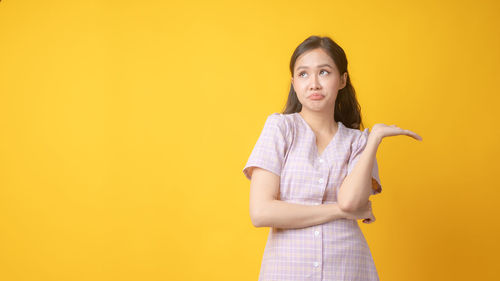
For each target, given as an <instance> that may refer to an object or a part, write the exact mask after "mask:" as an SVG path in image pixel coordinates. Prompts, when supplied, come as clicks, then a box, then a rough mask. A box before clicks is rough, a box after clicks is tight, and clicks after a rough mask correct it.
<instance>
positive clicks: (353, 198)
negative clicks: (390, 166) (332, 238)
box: [337, 134, 380, 211]
mask: <svg viewBox="0 0 500 281" xmlns="http://www.w3.org/2000/svg"><path fill="white" fill-rule="evenodd" d="M379 144H380V138H379V137H378V136H376V135H375V134H371V135H369V136H368V140H367V143H366V146H365V149H364V150H363V152H362V153H361V155H360V156H359V160H358V162H357V163H356V165H355V166H354V167H353V169H352V170H351V173H349V174H348V175H347V176H346V177H345V178H344V181H343V182H342V185H341V186H340V188H339V192H338V200H337V202H338V203H339V207H340V208H341V209H342V210H344V211H352V210H357V209H358V208H360V207H363V206H364V205H366V204H367V202H368V199H369V197H370V194H371V188H372V170H373V165H374V163H375V157H376V154H377V149H378V146H379Z"/></svg>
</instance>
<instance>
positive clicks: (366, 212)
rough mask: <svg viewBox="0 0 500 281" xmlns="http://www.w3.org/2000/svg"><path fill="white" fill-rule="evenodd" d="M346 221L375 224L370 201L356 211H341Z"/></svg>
mask: <svg viewBox="0 0 500 281" xmlns="http://www.w3.org/2000/svg"><path fill="white" fill-rule="evenodd" d="M343 212H344V215H345V218H346V219H351V220H360V219H363V222H364V223H372V222H375V216H374V215H373V211H372V201H370V200H368V203H366V205H365V206H363V208H361V209H359V210H356V211H349V212H347V211H343Z"/></svg>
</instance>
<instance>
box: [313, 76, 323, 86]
mask: <svg viewBox="0 0 500 281" xmlns="http://www.w3.org/2000/svg"><path fill="white" fill-rule="evenodd" d="M320 86H321V85H320V84H319V79H318V77H317V76H316V75H312V76H311V89H317V88H319V87H320Z"/></svg>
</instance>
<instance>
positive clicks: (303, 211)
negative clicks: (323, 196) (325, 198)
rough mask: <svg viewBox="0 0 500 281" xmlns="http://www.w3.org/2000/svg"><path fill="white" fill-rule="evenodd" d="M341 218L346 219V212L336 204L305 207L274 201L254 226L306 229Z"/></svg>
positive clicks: (267, 205) (260, 215) (267, 204)
mask: <svg viewBox="0 0 500 281" xmlns="http://www.w3.org/2000/svg"><path fill="white" fill-rule="evenodd" d="M341 218H345V212H344V211H342V210H341V209H340V208H339V206H338V205H337V204H336V203H332V204H321V205H303V204H297V203H291V202H285V201H281V200H272V201H269V202H268V203H266V204H265V205H264V206H263V207H262V209H261V212H260V214H259V215H258V219H257V222H256V223H254V225H255V226H256V227H266V226H267V227H276V228H304V227H308V226H313V225H317V224H322V223H325V222H329V221H332V220H335V219H341Z"/></svg>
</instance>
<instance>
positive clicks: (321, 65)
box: [297, 63, 333, 70]
mask: <svg viewBox="0 0 500 281" xmlns="http://www.w3.org/2000/svg"><path fill="white" fill-rule="evenodd" d="M323 66H328V67H330V68H333V67H332V66H331V65H329V64H327V63H325V64H320V65H317V66H316V67H317V68H320V67H323ZM301 68H309V67H307V66H299V67H297V70H299V69H301Z"/></svg>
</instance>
